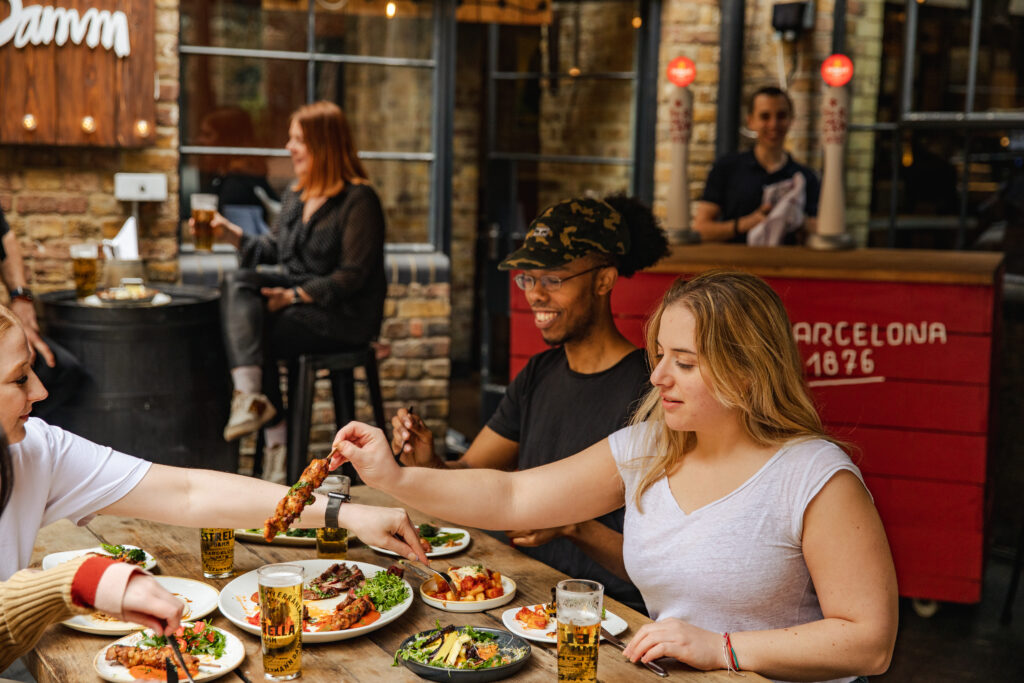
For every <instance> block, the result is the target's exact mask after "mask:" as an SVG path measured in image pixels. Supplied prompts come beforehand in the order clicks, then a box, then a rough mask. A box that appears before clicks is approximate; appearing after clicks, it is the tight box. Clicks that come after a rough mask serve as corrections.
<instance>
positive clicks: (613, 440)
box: [608, 423, 651, 500]
mask: <svg viewBox="0 0 1024 683" xmlns="http://www.w3.org/2000/svg"><path fill="white" fill-rule="evenodd" d="M647 433H648V425H647V423H643V424H638V425H631V426H629V427H623V428H622V429H620V430H618V431H617V432H613V433H612V434H610V435H609V436H608V446H609V447H610V448H611V450H612V457H613V458H615V466H616V467H618V468H619V476H621V477H622V482H623V483H624V484H625V485H626V500H631V499H632V496H633V491H635V490H636V487H637V485H638V484H639V482H640V477H641V476H642V475H643V468H642V464H643V462H644V457H643V456H645V455H651V453H644V452H643V450H644V446H645V445H646V439H645V435H646V434H647Z"/></svg>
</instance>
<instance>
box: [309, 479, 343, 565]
mask: <svg viewBox="0 0 1024 683" xmlns="http://www.w3.org/2000/svg"><path fill="white" fill-rule="evenodd" d="M351 484H352V480H351V479H349V478H348V477H347V476H345V475H344V474H330V475H328V476H327V477H326V478H325V479H324V483H323V484H321V485H320V488H318V489H317V490H316V493H317V494H319V495H321V496H325V497H326V496H327V494H328V493H330V492H334V493H343V494H345V495H348V489H349V486H351ZM347 553H348V529H343V528H338V529H335V528H332V527H323V528H320V529H317V530H316V556H317V557H320V558H323V559H328V560H344V559H345V555H346V554H347Z"/></svg>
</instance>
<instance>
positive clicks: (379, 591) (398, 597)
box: [356, 572, 409, 613]
mask: <svg viewBox="0 0 1024 683" xmlns="http://www.w3.org/2000/svg"><path fill="white" fill-rule="evenodd" d="M356 595H359V596H363V595H368V596H369V597H370V600H373V604H374V606H375V607H376V608H377V611H378V612H382V613H383V612H386V611H387V610H389V609H391V608H392V607H394V606H395V605H398V604H401V603H402V602H404V601H405V599H406V598H407V597H409V589H408V588H407V587H406V585H405V581H402V579H400V578H399V577H397V576H395V575H394V574H389V573H388V572H378V573H377V574H376V575H375V576H374V577H373V578H372V579H367V580H366V583H364V584H363V587H362V588H357V589H356Z"/></svg>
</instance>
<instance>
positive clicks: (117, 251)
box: [103, 216, 139, 261]
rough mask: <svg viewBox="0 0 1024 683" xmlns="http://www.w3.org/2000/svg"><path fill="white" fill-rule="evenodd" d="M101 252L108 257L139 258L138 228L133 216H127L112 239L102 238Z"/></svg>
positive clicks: (132, 259)
mask: <svg viewBox="0 0 1024 683" xmlns="http://www.w3.org/2000/svg"><path fill="white" fill-rule="evenodd" d="M103 253H104V255H105V256H106V257H107V258H108V259H121V260H123V261H134V260H137V259H138V258H139V229H138V224H137V223H136V222H135V216H129V217H128V220H126V221H125V222H124V225H122V226H121V229H120V230H119V231H118V232H117V236H116V237H114V239H109V240H103Z"/></svg>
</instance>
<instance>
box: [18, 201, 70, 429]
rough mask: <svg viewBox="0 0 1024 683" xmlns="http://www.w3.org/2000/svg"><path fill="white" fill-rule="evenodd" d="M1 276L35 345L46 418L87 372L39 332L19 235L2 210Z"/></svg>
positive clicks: (40, 409)
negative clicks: (46, 393) (44, 390)
mask: <svg viewBox="0 0 1024 683" xmlns="http://www.w3.org/2000/svg"><path fill="white" fill-rule="evenodd" d="M0 277H2V278H3V281H4V285H5V286H6V287H7V291H8V293H9V294H10V296H11V303H10V306H11V310H12V311H13V312H14V315H16V316H18V320H19V321H20V322H21V325H22V327H23V328H24V329H25V334H26V335H27V336H28V340H29V344H30V345H31V347H32V369H33V370H35V373H36V374H37V375H39V379H40V380H41V381H42V382H43V385H44V386H45V387H46V390H47V391H48V392H50V396H49V398H47V399H46V400H45V401H42V402H41V403H40V404H39V406H38V407H37V408H36V411H37V414H38V416H39V417H46V416H48V415H49V414H50V413H52V412H53V411H54V410H55V409H56V408H58V407H59V406H61V405H62V404H63V403H64V402H66V401H67V400H68V399H69V398H71V397H72V395H74V393H75V391H76V390H77V389H78V386H79V385H80V384H81V383H82V378H83V375H84V373H83V372H82V366H81V364H80V363H79V362H78V359H77V358H75V357H74V355H72V353H71V352H70V351H68V350H67V349H65V348H64V347H63V346H61V345H60V344H58V343H57V342H55V341H53V340H52V339H50V338H48V337H43V336H42V334H41V333H40V332H39V322H38V321H37V320H36V308H35V303H34V299H33V296H32V292H31V290H29V288H28V287H26V286H25V262H24V260H23V259H22V257H21V246H20V245H19V244H18V237H17V235H15V234H14V231H13V230H11V226H10V225H9V224H8V223H7V219H5V218H4V212H3V210H2V209H0Z"/></svg>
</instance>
